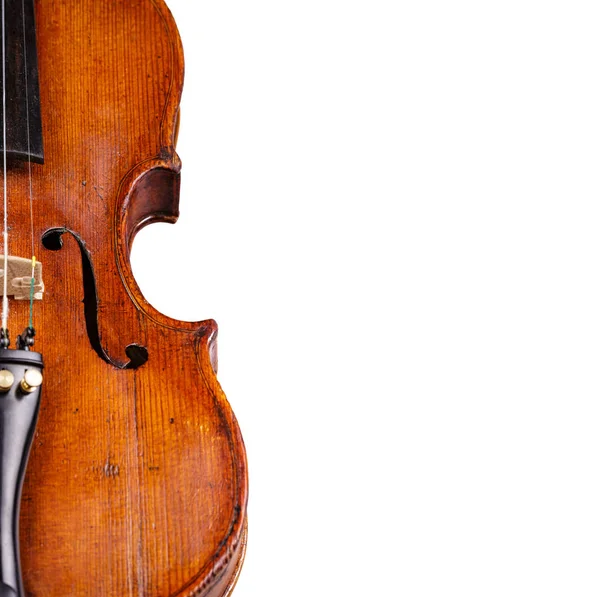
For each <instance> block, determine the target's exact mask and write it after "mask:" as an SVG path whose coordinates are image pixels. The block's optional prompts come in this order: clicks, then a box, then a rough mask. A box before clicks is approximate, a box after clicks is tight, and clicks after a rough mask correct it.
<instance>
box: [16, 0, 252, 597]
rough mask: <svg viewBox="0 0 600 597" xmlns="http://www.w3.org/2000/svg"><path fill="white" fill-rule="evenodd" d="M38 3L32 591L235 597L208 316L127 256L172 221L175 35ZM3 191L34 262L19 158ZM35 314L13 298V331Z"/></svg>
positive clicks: (234, 539) (26, 544)
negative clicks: (38, 388) (177, 305)
mask: <svg viewBox="0 0 600 597" xmlns="http://www.w3.org/2000/svg"><path fill="white" fill-rule="evenodd" d="M35 10H36V19H37V23H36V25H37V49H38V63H39V83H40V97H41V117H42V126H43V135H44V153H45V163H44V164H35V163H34V164H32V165H31V169H32V176H31V181H32V190H33V197H34V201H33V209H34V238H35V239H36V241H35V242H36V243H37V246H36V251H37V253H36V254H37V258H38V260H40V261H41V262H42V263H43V267H44V282H45V286H46V291H45V295H44V298H43V300H42V301H41V302H38V303H36V305H35V318H36V329H37V336H36V345H35V350H37V351H39V352H40V353H42V354H43V357H44V362H45V369H44V387H43V395H42V399H41V406H40V411H39V419H38V423H37V430H36V433H35V436H34V438H33V444H32V449H31V455H30V458H29V464H28V468H27V473H26V478H25V483H24V488H23V494H22V502H21V516H20V551H21V563H22V573H23V583H24V588H25V594H26V595H30V596H32V597H46V596H54V597H57V596H59V595H60V596H61V597H65V596H70V595H85V596H87V597H90V596H103V597H112V596H119V597H120V596H128V595H131V596H133V595H136V596H142V595H143V596H156V597H166V596H176V595H178V596H179V595H180V596H187V597H191V596H198V597H217V596H219V597H220V596H223V595H228V594H229V593H230V591H231V590H232V587H233V585H234V583H235V580H236V578H237V574H238V572H239V568H240V566H241V561H242V559H243V553H244V547H245V529H246V502H247V476H246V459H245V452H244V447H243V442H242V438H241V435H240V432H239V429H238V425H237V423H236V420H235V417H234V415H233V413H232V410H231V408H230V406H229V404H228V402H227V400H226V398H225V395H224V394H223V392H222V390H221V388H220V386H219V383H218V382H217V379H216V375H215V371H216V334H217V328H216V324H215V323H214V322H213V321H212V320H209V321H203V322H199V323H184V322H180V321H175V320H173V319H170V318H168V317H166V316H164V315H162V314H161V313H159V312H157V311H156V310H155V309H153V308H152V306H151V305H149V304H148V303H147V302H146V300H145V299H144V297H143V296H142V294H141V292H140V290H139V288H138V286H137V284H136V282H135V280H134V278H133V275H132V271H131V266H130V262H129V254H130V248H131V243H132V241H133V238H134V236H135V234H136V232H137V231H138V230H139V229H140V228H141V227H143V226H145V225H146V224H149V223H151V222H155V221H163V222H174V221H175V220H176V219H177V216H178V191H179V171H180V162H179V159H178V157H177V154H176V153H175V148H174V144H175V136H176V127H177V120H178V106H179V100H180V94H181V89H182V84H183V54H182V48H181V44H180V40H179V36H178V33H177V30H176V27H175V24H174V22H173V19H172V17H171V14H170V12H169V11H168V9H167V7H166V6H165V4H164V2H163V0H103V1H102V2H98V0H37V1H36V3H35ZM7 185H8V188H9V213H10V218H11V222H10V224H11V230H12V231H13V236H12V246H11V254H19V255H28V252H29V251H30V249H29V247H28V243H29V237H28V235H27V234H26V232H27V230H28V222H29V219H28V218H29V203H28V201H27V197H28V193H29V178H28V165H26V164H22V165H21V166H19V167H13V168H11V169H10V170H9V172H8V178H7ZM20 229H22V230H23V231H24V232H23V234H22V235H21V234H14V231H15V230H20ZM42 239H43V240H42ZM42 245H43V246H42ZM157 275H159V276H168V272H162V271H157ZM166 283H168V279H166ZM27 309H28V305H27V304H26V302H23V303H13V304H11V313H10V317H11V321H13V320H14V321H15V322H26V320H27ZM13 325H20V324H19V323H15V324H13Z"/></svg>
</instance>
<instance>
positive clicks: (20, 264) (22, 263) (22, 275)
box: [0, 256, 44, 301]
mask: <svg viewBox="0 0 600 597" xmlns="http://www.w3.org/2000/svg"><path fill="white" fill-rule="evenodd" d="M3 266H4V260H3V259H2V257H1V256H0V297H2V296H4V290H3V289H4V268H3ZM7 286H8V296H12V297H13V298H14V299H16V300H18V301H28V300H29V298H30V296H31V259H27V258H25V257H9V258H8V285H7ZM43 294H44V282H43V281H42V264H41V263H40V262H39V261H36V262H35V266H34V270H33V298H34V299H35V300H37V301H40V300H42V296H43Z"/></svg>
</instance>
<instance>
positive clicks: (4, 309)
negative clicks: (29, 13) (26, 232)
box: [2, 0, 8, 334]
mask: <svg viewBox="0 0 600 597" xmlns="http://www.w3.org/2000/svg"><path fill="white" fill-rule="evenodd" d="M5 12H6V11H5V0H2V154H3V162H4V163H3V171H4V181H3V182H4V184H3V192H4V197H3V199H4V201H3V204H4V231H3V238H4V285H3V296H2V330H3V331H4V333H5V334H6V333H7V329H8V193H7V184H6V173H7V168H6V26H5Z"/></svg>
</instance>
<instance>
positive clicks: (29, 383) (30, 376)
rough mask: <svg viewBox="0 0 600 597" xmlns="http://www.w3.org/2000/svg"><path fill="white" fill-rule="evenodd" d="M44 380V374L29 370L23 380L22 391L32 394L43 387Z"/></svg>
mask: <svg viewBox="0 0 600 597" xmlns="http://www.w3.org/2000/svg"><path fill="white" fill-rule="evenodd" d="M42 380H43V377H42V374H41V373H40V372H39V371H38V370H37V369H27V370H26V371H25V375H23V379H22V380H21V389H22V390H23V391H24V392H27V393H28V394H31V392H35V391H36V390H37V389H38V388H39V387H40V386H41V385H42Z"/></svg>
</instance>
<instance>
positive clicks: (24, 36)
mask: <svg viewBox="0 0 600 597" xmlns="http://www.w3.org/2000/svg"><path fill="white" fill-rule="evenodd" d="M3 1H4V0H3ZM21 9H22V10H21V14H22V15H23V63H24V70H25V111H26V114H27V157H28V159H27V165H28V169H29V224H30V227H31V282H30V287H29V327H30V328H33V295H34V285H35V261H36V260H35V244H34V232H33V177H32V175H31V134H30V132H29V81H28V73H27V31H26V27H25V0H21Z"/></svg>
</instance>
